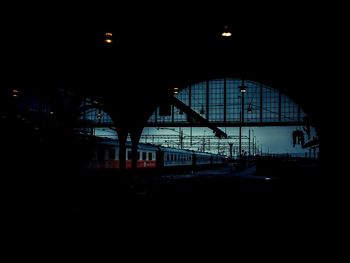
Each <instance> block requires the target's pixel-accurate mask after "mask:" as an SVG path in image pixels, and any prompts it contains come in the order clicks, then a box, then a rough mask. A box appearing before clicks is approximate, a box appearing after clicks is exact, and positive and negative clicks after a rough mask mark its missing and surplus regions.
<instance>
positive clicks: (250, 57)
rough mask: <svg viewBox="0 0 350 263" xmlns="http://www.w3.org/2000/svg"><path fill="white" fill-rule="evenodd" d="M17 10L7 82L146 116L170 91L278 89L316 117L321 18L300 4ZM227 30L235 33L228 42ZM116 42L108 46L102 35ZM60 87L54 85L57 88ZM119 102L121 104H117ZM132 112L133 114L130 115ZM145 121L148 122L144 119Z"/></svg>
mask: <svg viewBox="0 0 350 263" xmlns="http://www.w3.org/2000/svg"><path fill="white" fill-rule="evenodd" d="M29 8H30V9H26V8H24V7H22V8H21V10H19V9H18V8H13V9H12V10H11V14H12V15H11V17H12V19H11V20H10V21H7V23H6V24H7V25H8V26H7V27H6V28H5V32H3V35H4V36H5V38H4V39H5V41H4V42H3V43H2V45H4V46H3V50H4V51H5V52H6V53H7V56H6V59H5V61H3V63H5V65H6V67H3V68H5V74H4V76H5V78H6V79H7V80H9V82H11V81H12V80H15V81H16V82H19V83H21V82H25V83H34V84H32V85H41V86H43V88H47V87H49V86H55V85H56V86H57V85H61V84H60V83H64V85H68V86H69V88H70V89H72V90H73V91H76V92H78V93H81V94H82V95H87V96H96V97H98V98H101V99H102V100H103V101H104V103H105V104H106V105H108V107H109V111H110V112H113V111H114V113H115V114H116V115H118V114H120V112H123V113H125V112H126V111H125V105H127V108H128V109H129V110H130V112H131V111H134V110H135V109H142V110H140V111H138V113H137V114H135V115H132V116H131V115H128V116H127V117H125V119H131V120H132V122H134V121H135V119H138V118H140V119H143V118H145V116H149V115H150V114H151V113H152V112H153V111H154V109H155V107H157V105H158V104H159V101H161V100H162V99H163V98H165V97H166V96H167V95H168V94H169V93H171V92H172V90H173V88H174V87H178V88H179V89H181V88H185V87H186V86H187V85H189V84H191V83H198V82H200V81H204V80H210V79H215V78H223V77H238V78H244V79H248V80H252V81H256V82H261V83H264V84H266V85H269V86H271V87H272V88H274V89H278V90H281V91H282V92H283V93H284V94H286V95H288V96H290V97H291V98H292V99H293V100H295V101H296V103H300V104H301V105H302V107H303V109H305V111H306V112H307V113H308V114H311V115H313V114H314V115H317V114H318V110H319V109H320V107H321V103H320V102H319V99H318V92H319V90H320V89H321V88H320V80H319V79H320V76H319V75H318V74H319V70H321V67H322V66H321V62H322V61H323V59H324V57H322V55H321V56H320V53H319V51H318V48H316V47H317V46H318V45H320V43H321V39H322V37H323V31H322V18H321V17H320V15H318V14H317V13H315V12H314V11H313V7H312V6H307V5H304V4H303V6H302V7H301V6H300V5H298V4H295V5H285V6H280V5H279V4H277V6H276V4H270V5H267V4H265V3H264V4H263V3H260V4H254V5H253V4H249V3H247V4H235V3H232V5H230V6H228V5H227V4H222V3H220V2H217V3H215V4H214V3H211V4H210V5H205V4H202V3H201V4H197V5H194V6H188V5H185V4H175V3H173V4H170V3H169V4H166V5H161V6H159V5H157V4H149V3H147V4H146V3H144V4H137V5H132V4H123V5H121V4H118V3H114V4H113V5H112V4H102V3H101V4H94V5H88V4H87V5H85V6H75V7H71V6H68V5H64V4H62V5H61V6H56V7H55V8H53V7H52V8H47V9H42V8H41V9H37V8H35V7H34V6H30V7H29ZM224 29H229V30H230V31H231V33H232V35H231V36H230V37H223V36H222V32H223V30H224ZM108 32H110V33H112V38H113V42H112V43H110V44H107V43H105V42H104V37H105V34H106V33H108ZM57 83H58V84H57ZM121 105H122V106H121ZM130 114H131V113H130ZM142 114H144V115H142Z"/></svg>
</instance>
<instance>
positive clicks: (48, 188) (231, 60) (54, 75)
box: [0, 3, 327, 220]
mask: <svg viewBox="0 0 350 263" xmlns="http://www.w3.org/2000/svg"><path fill="white" fill-rule="evenodd" d="M142 5H144V6H142ZM142 5H140V6H139V8H137V11H136V10H135V9H136V8H135V7H132V6H131V4H130V6H127V5H125V6H122V5H121V4H117V3H115V4H114V5H113V7H112V6H111V5H108V4H98V5H95V6H88V5H87V6H85V9H84V8H81V9H74V8H67V7H66V6H64V5H62V7H57V8H56V9H55V10H53V9H52V10H51V9H48V10H45V11H41V12H39V11H38V10H34V11H33V12H31V13H29V12H24V10H21V11H20V10H18V12H17V11H16V12H13V16H12V20H11V21H8V22H7V25H8V26H7V27H5V30H4V32H2V35H3V36H4V41H3V43H2V51H3V52H4V53H6V56H4V58H3V60H2V64H3V65H4V66H3V67H2V74H1V78H0V87H1V90H0V92H1V97H0V98H1V103H0V114H1V116H0V122H1V134H0V138H1V149H2V152H3V155H2V156H3V157H4V159H3V162H2V163H3V168H2V172H1V174H2V179H3V187H4V188H5V189H4V192H5V193H6V194H5V196H6V198H5V200H6V206H7V208H8V209H9V211H12V212H14V213H23V214H28V213H34V214H36V213H43V212H44V211H45V212H47V213H52V214H55V215H62V214H64V215H70V216H71V217H76V218H77V217H86V216H91V215H95V216H96V215H101V216H102V215H118V213H122V212H120V211H123V213H125V211H128V212H130V211H133V212H130V213H132V214H133V215H135V216H140V217H141V216H142V218H146V216H145V215H146V214H147V213H148V212H149V211H152V212H149V213H151V214H152V213H153V215H155V214H158V215H160V214H161V212H160V211H163V212H162V213H164V214H162V216H164V217H165V218H168V219H169V217H170V216H171V215H174V214H175V212H174V211H176V214H177V216H178V217H181V216H188V217H191V216H192V218H195V217H197V216H198V218H199V217H200V216H204V217H214V214H215V215H216V216H215V218H216V220H218V219H217V216H218V217H220V216H222V217H225V218H226V220H228V218H231V219H233V218H236V217H235V216H232V215H231V212H232V211H236V212H237V213H238V214H240V215H242V214H245V215H246V216H247V217H248V215H249V216H254V217H255V216H257V217H258V216H261V217H262V218H269V219H272V215H278V216H277V218H276V220H279V219H281V218H282V217H283V216H285V217H288V216H289V215H290V214H289V213H291V214H292V213H293V212H294V213H297V214H299V215H300V214H302V213H303V214H305V215H311V214H312V212H313V211H316V210H318V209H319V206H320V202H319V200H320V199H322V197H321V196H322V193H321V192H322V191H321V188H322V184H323V178H322V177H321V172H320V170H321V168H320V166H321V160H323V158H324V156H325V155H326V154H327V152H326V147H324V144H322V143H323V142H324V141H325V139H324V137H322V136H321V133H322V132H323V130H321V119H322V118H323V117H322V116H321V109H322V108H323V107H324V103H323V101H322V100H321V91H320V90H322V89H323V88H324V83H323V82H322V78H323V76H322V74H321V72H323V71H322V70H323V69H322V67H323V66H322V63H323V59H324V57H320V54H319V52H318V51H316V49H315V48H314V47H315V46H316V45H319V42H320V39H321V38H322V37H323V32H322V30H321V29H320V28H318V27H315V26H314V24H315V23H317V22H320V21H319V17H317V15H315V14H314V15H313V16H310V12H311V7H310V8H308V7H307V6H306V7H305V8H304V9H301V8H299V7H297V6H288V8H281V9H280V10H279V11H278V12H277V11H273V10H276V8H274V9H270V8H267V6H265V5H264V6H263V5H262V4H258V5H257V6H249V5H248V4H246V5H245V4H233V5H232V7H230V8H228V7H222V6H219V5H218V4H215V5H210V6H205V5H204V4H203V5H200V6H197V7H196V8H190V7H188V6H187V7H184V6H183V5H175V4H173V5H169V6H168V7H166V8H165V7H164V8H161V9H156V8H153V7H151V5H150V4H147V5H146V4H142ZM157 8H159V7H157ZM14 10H17V9H14ZM146 10H147V11H146ZM16 21H17V22H16ZM18 21H20V22H18ZM320 23H321V22H320ZM266 211H267V212H266ZM291 211H292V212H291ZM229 214H230V216H229ZM266 214H268V215H266ZM281 214H283V216H280V215H281ZM180 215H181V216H180ZM294 215H295V214H294ZM279 216H280V218H278V217H279ZM291 216H293V215H291ZM130 217H131V216H130ZM153 217H155V216H153ZM250 219H251V218H250Z"/></svg>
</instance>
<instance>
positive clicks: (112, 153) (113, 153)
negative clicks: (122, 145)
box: [108, 148, 115, 160]
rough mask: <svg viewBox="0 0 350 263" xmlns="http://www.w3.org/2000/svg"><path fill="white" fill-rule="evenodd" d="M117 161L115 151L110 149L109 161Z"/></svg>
mask: <svg viewBox="0 0 350 263" xmlns="http://www.w3.org/2000/svg"><path fill="white" fill-rule="evenodd" d="M114 159H115V149H114V148H109V149H108V160H114Z"/></svg>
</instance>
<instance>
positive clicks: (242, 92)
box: [239, 79, 247, 159]
mask: <svg viewBox="0 0 350 263" xmlns="http://www.w3.org/2000/svg"><path fill="white" fill-rule="evenodd" d="M239 89H240V92H241V110H240V113H239V158H240V159H242V123H243V122H244V93H246V92H247V89H246V87H245V86H244V80H243V79H242V85H241V86H240V87H239Z"/></svg>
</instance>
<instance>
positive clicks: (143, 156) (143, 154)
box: [142, 152, 147, 161]
mask: <svg viewBox="0 0 350 263" xmlns="http://www.w3.org/2000/svg"><path fill="white" fill-rule="evenodd" d="M142 160H144V161H146V160H147V153H146V152H142Z"/></svg>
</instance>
